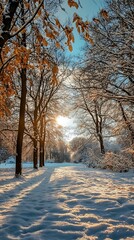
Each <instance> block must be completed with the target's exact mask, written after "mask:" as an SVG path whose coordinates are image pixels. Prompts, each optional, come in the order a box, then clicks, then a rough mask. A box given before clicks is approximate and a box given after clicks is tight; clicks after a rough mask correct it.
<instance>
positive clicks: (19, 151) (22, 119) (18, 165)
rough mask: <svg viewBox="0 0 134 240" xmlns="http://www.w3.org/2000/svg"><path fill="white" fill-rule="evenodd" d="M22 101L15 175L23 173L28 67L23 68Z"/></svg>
mask: <svg viewBox="0 0 134 240" xmlns="http://www.w3.org/2000/svg"><path fill="white" fill-rule="evenodd" d="M21 84H22V90H21V102H20V113H19V127H18V135H17V146H16V170H15V175H16V176H18V175H21V174H22V166H21V162H22V144H23V134H24V126H25V105H26V93H27V88H26V69H22V70H21Z"/></svg>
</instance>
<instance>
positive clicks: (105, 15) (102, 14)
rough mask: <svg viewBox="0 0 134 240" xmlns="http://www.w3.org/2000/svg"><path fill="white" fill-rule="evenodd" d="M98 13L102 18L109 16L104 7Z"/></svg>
mask: <svg viewBox="0 0 134 240" xmlns="http://www.w3.org/2000/svg"><path fill="white" fill-rule="evenodd" d="M100 15H101V16H102V17H103V18H104V19H108V18H109V15H108V12H107V11H106V10H104V9H102V10H101V11H100Z"/></svg>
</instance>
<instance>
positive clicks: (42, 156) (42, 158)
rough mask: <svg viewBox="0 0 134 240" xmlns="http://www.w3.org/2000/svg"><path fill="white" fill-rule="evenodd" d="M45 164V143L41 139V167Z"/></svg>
mask: <svg viewBox="0 0 134 240" xmlns="http://www.w3.org/2000/svg"><path fill="white" fill-rule="evenodd" d="M43 166H44V143H43V141H42V140H40V167H43Z"/></svg>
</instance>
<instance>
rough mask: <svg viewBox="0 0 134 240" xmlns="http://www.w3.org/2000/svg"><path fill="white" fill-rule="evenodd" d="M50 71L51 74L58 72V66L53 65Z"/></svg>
mask: <svg viewBox="0 0 134 240" xmlns="http://www.w3.org/2000/svg"><path fill="white" fill-rule="evenodd" d="M52 73H53V75H56V74H57V73H58V66H57V65H54V66H53V68H52Z"/></svg>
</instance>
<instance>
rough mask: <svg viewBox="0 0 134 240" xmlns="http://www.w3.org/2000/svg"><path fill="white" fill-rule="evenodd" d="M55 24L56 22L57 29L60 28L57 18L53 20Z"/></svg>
mask: <svg viewBox="0 0 134 240" xmlns="http://www.w3.org/2000/svg"><path fill="white" fill-rule="evenodd" d="M55 22H56V25H57V27H58V28H60V27H61V24H60V22H59V20H58V19H57V18H56V19H55Z"/></svg>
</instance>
